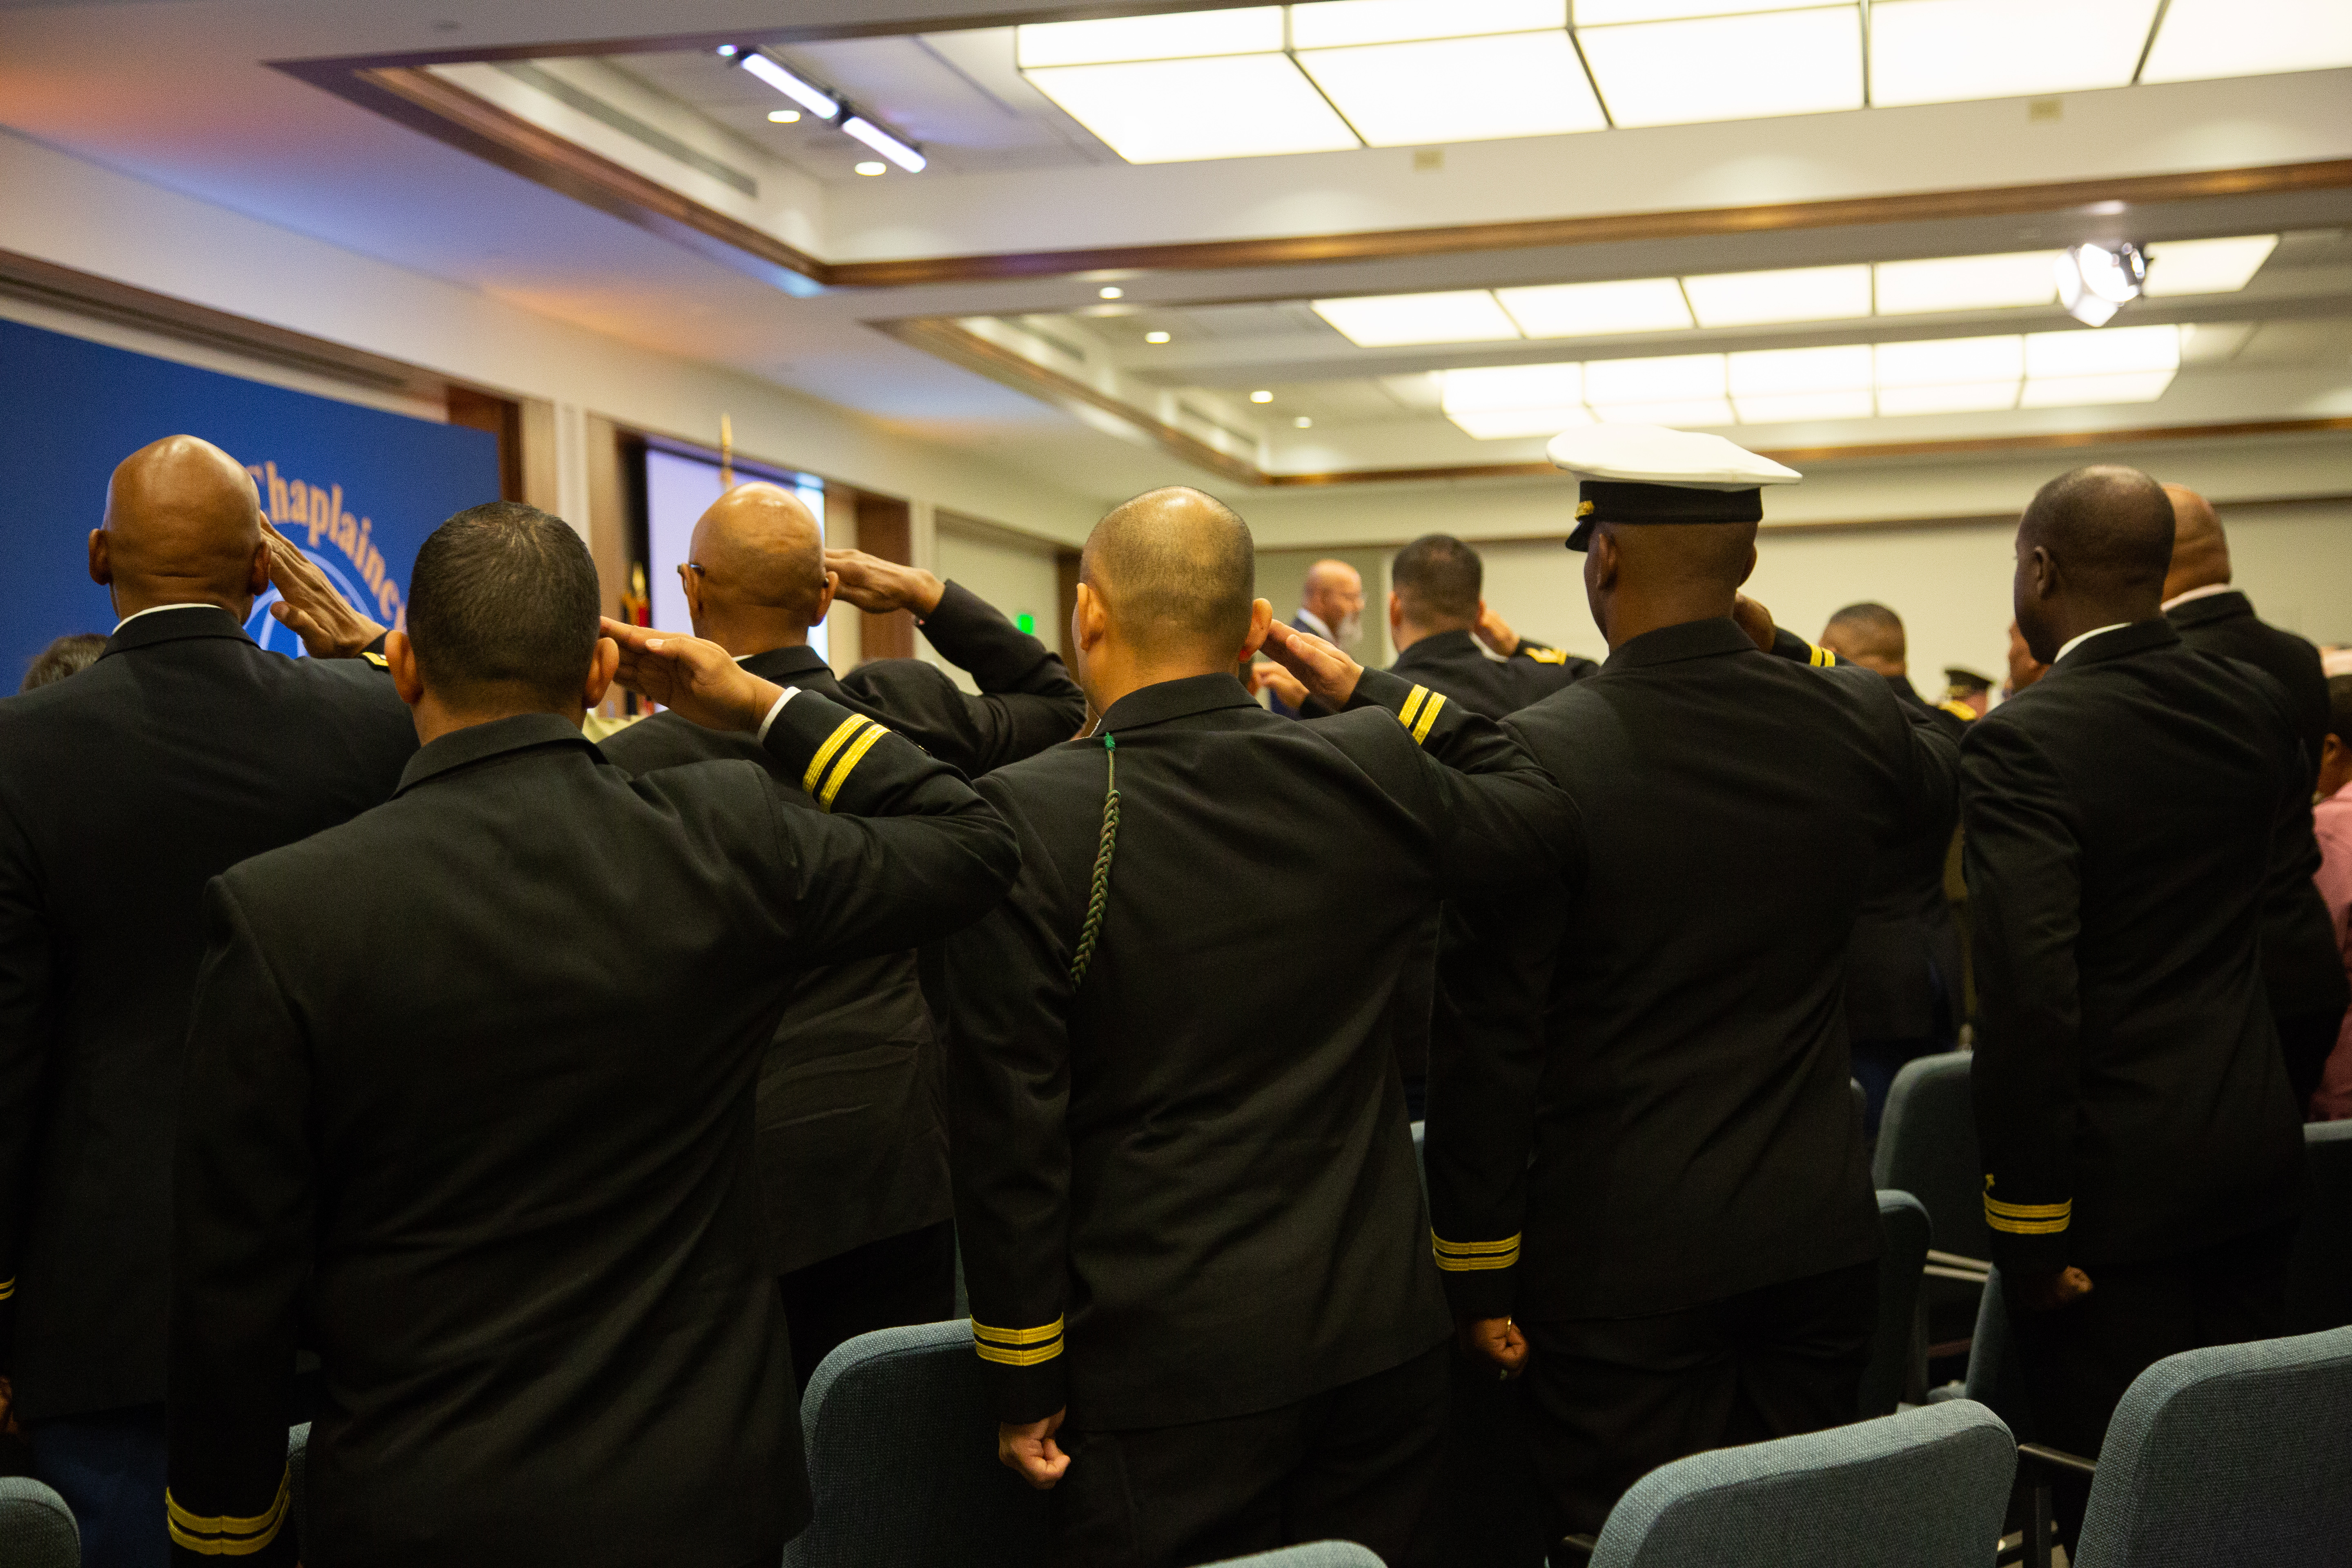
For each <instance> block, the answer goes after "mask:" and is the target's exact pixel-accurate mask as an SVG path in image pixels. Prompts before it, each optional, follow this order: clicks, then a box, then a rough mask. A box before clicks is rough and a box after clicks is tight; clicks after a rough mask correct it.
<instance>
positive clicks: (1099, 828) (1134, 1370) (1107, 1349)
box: [942, 670, 1581, 1568]
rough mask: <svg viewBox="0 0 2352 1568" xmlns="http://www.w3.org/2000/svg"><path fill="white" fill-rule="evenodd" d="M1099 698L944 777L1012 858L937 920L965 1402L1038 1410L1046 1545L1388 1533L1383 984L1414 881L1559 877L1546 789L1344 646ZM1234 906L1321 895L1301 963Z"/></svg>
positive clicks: (1148, 1562)
mask: <svg viewBox="0 0 2352 1568" xmlns="http://www.w3.org/2000/svg"><path fill="white" fill-rule="evenodd" d="M1102 729H1103V731H1104V735H1105V736H1106V737H1107V738H1108V740H1110V741H1115V742H1116V749H1115V750H1114V749H1113V748H1112V747H1111V746H1110V745H1108V744H1107V743H1106V741H1105V740H1104V739H1094V740H1088V741H1083V742H1072V743H1071V744H1069V745H1066V746H1059V747H1055V748H1054V749H1053V750H1051V751H1048V752H1045V753H1044V754H1042V755H1040V756H1037V757H1034V758H1032V759H1030V760H1029V761H1028V762H1025V763H1018V764H1016V765H1014V766H1013V767H1010V768H1005V769H1002V770H1000V771H999V772H997V773H992V774H990V775H989V776H987V777H986V778H983V779H981V780H978V781H977V783H976V787H977V788H978V789H979V790H980V792H981V793H982V795H983V796H984V797H985V798H987V799H989V800H990V801H992V803H994V804H996V805H998V806H999V809H1000V810H1001V811H1003V813H1004V815H1005V816H1006V818H1007V820H1009V821H1011V822H1013V824H1014V826H1015V829H1016V831H1017V832H1018V833H1019V834H1020V837H1021V842H1022V873H1021V878H1020V880H1019V882H1018V883H1017V884H1016V885H1015V888H1014V890H1013V893H1012V895H1011V896H1010V897H1008V898H1007V899H1006V900H1005V901H1004V903H1003V904H1002V905H1000V906H999V907H998V908H997V909H996V910H993V911H992V912H991V913H990V914H989V915H988V916H987V917H985V918H984V919H982V921H979V922H977V923H976V924H974V925H973V926H971V927H970V928H968V929H967V930H965V931H961V932H959V933H958V934H957V935H955V936H954V937H952V938H951V939H950V940H949V942H947V943H946V944H945V952H944V954H943V955H942V957H943V969H942V973H944V975H945V978H946V981H947V989H948V992H949V994H950V1005H951V1009H952V1010H951V1013H950V1026H949V1027H950V1049H949V1052H948V1059H949V1064H950V1079H949V1081H950V1096H949V1104H950V1109H951V1112H952V1115H953V1117H954V1139H953V1159H954V1165H955V1175H956V1215H957V1223H958V1226H959V1227H960V1230H961V1239H962V1246H963V1255H964V1268H965V1272H966V1276H967V1278H968V1279H969V1282H970V1287H971V1310H972V1333H973V1337H974V1347H973V1348H974V1351H975V1352H976V1353H977V1354H978V1355H979V1356H980V1358H981V1360H982V1362H983V1363H985V1364H984V1367H983V1371H984V1373H986V1375H987V1377H988V1380H989V1382H990V1384H991V1387H992V1403H993V1404H994V1406H995V1415H996V1416H997V1419H998V1420H1000V1421H1003V1422H1008V1423H1029V1422H1034V1421H1039V1420H1042V1419H1045V1418H1046V1417H1048V1416H1051V1415H1055V1413H1056V1412H1059V1411H1065V1410H1066V1412H1067V1415H1066V1420H1065V1423H1064V1426H1063V1428H1062V1430H1063V1432H1064V1433H1065V1434H1066V1435H1067V1438H1068V1441H1069V1442H1070V1444H1071V1445H1072V1450H1071V1451H1072V1458H1071V1463H1070V1468H1069V1469H1068V1471H1067V1472H1066V1474H1065V1476H1064V1477H1063V1479H1062V1480H1061V1481H1060V1483H1059V1485H1058V1486H1057V1487H1056V1489H1055V1492H1056V1498H1057V1500H1056V1503H1055V1518H1056V1522H1057V1525H1058V1531H1059V1541H1060V1546H1059V1548H1058V1550H1059V1552H1060V1554H1061V1557H1062V1559H1063V1560H1064V1561H1066V1562H1072V1563H1116V1564H1122V1565H1131V1568H1180V1565H1181V1564H1184V1563H1197V1562H1202V1561H1208V1560H1213V1559H1215V1558H1219V1557H1223V1556H1227V1555H1230V1554H1231V1553H1233V1552H1239V1551H1247V1550H1255V1549H1260V1548H1267V1547H1274V1546H1278V1545H1283V1544H1287V1543H1291V1542H1301V1541H1306V1540H1312V1539H1317V1538H1319V1537H1326V1536H1340V1537H1345V1538H1348V1539H1351V1540H1356V1541H1360V1542H1365V1543H1366V1544H1368V1545H1371V1546H1373V1547H1374V1548H1375V1549H1377V1550H1380V1551H1382V1552H1386V1553H1388V1554H1389V1555H1390V1556H1391V1558H1392V1559H1394V1558H1397V1557H1399V1556H1401V1554H1402V1552H1403V1551H1404V1549H1405V1546H1406V1545H1407V1543H1408V1542H1409V1539H1410V1533H1411V1531H1412V1524H1413V1521H1414V1517H1415V1515H1417V1513H1418V1512H1419V1507H1420V1498H1421V1495H1422V1494H1423V1490H1424V1489H1426V1488H1427V1487H1428V1486H1429V1484H1430V1482H1431V1479H1432V1477H1433V1471H1434V1466H1435V1463H1436V1459H1437V1453H1438V1446H1439V1444H1440V1442H1441V1434H1442V1431H1443V1423H1444V1393H1445V1388H1444V1367H1445V1357H1446V1354H1447V1353H1448V1352H1446V1351H1445V1349H1444V1342H1445V1341H1446V1339H1447V1337H1448V1331H1449V1329H1450V1326H1451V1325H1450V1322H1449V1320H1448V1316H1447V1313H1446V1310H1445V1302H1444V1289H1443V1287H1442V1285H1441V1284H1440V1282H1439V1275H1438V1270H1437V1268H1436V1266H1435V1262H1434V1260H1433V1257H1432V1249H1431V1247H1430V1241H1429V1234H1428V1225H1427V1214H1426V1210H1425V1207H1424V1205H1423V1198H1422V1189H1421V1184H1420V1182H1419V1181H1418V1180H1417V1179H1416V1174H1415V1170H1414V1163H1413V1151H1412V1137H1411V1134H1410V1132H1409V1131H1408V1129H1407V1123H1406V1118H1405V1108H1404V1101H1403V1095H1402V1085H1401V1082H1400V1079H1399V1076H1398V1073H1397V1069H1396V1066H1395V1058H1394V1054H1393V1044H1394V1039H1395V1024H1394V1017H1393V1015H1394V1012H1395V1010H1396V1009H1397V1008H1398V1007H1399V1006H1401V1005H1410V1004H1411V1001H1412V996H1413V995H1414V994H1415V993H1414V992H1413V991H1412V988H1411V987H1409V986H1408V985H1407V984H1406V974H1405V972H1406V967H1407V963H1408V960H1409V958H1410V956H1411V955H1412V953H1413V952H1416V951H1417V950H1418V944H1419V943H1420V942H1421V941H1422V939H1423V934H1424V933H1425V931H1427V929H1428V925H1429V922H1430V920H1431V919H1432V917H1433V915H1434V913H1435V911H1436V910H1437V907H1438V906H1439V904H1440V903H1441V902H1442V901H1444V900H1447V899H1449V898H1454V899H1464V898H1484V897H1489V896H1496V895H1499V894H1501V893H1502V892H1505V891H1507V890H1509V889H1514V888H1517V887H1518V886H1520V885H1521V884H1522V883H1524V882H1526V881H1528V880H1531V879H1541V880H1543V881H1545V882H1546V883H1547V885H1550V883H1551V880H1552V879H1555V878H1559V877H1561V876H1566V877H1567V878H1568V879H1570V880H1571V881H1573V880H1574V879H1575V877H1576V872H1575V869H1574V865H1575V862H1576V860H1577V858H1579V856H1580V853H1581V838H1580V833H1579V831H1578V828H1577V826H1576V818H1575V813H1574V811H1573V808H1572V807H1571V806H1570V803H1569V802H1568V801H1567V800H1566V799H1565V798H1564V797H1563V796H1562V795H1560V794H1559V791H1558V790H1557V789H1555V788H1554V787H1553V785H1552V784H1551V782H1550V781H1549V779H1547V778H1546V777H1545V776H1544V774H1543V773H1542V771H1541V770H1540V769H1539V768H1538V767H1537V766H1536V765H1535V763H1534V761H1533V759H1532V758H1530V757H1529V756H1528V754H1527V752H1525V750H1524V749H1522V748H1521V747H1519V746H1518V745H1517V744H1515V743H1514V742H1511V741H1510V740H1509V739H1508V738H1507V736H1506V735H1505V734H1504V733H1503V731H1502V730H1501V729H1500V727H1499V726H1497V725H1496V724H1494V723H1493V722H1492V721H1488V720H1486V719H1484V718H1481V717H1479V716H1478V715H1476V714H1475V713H1470V712H1466V711H1465V710H1463V709H1462V708H1461V707H1460V706H1459V705H1457V704H1455V703H1454V702H1452V701H1451V700H1448V699H1447V698H1446V697H1445V696H1444V694H1443V693H1440V692H1436V691H1433V690H1432V689H1429V688H1428V687H1426V686H1417V685H1412V684H1410V683H1408V682H1405V681H1402V680H1400V679H1397V678H1396V677H1394V676H1391V675H1389V674H1387V673H1386V672H1383V671H1379V670H1373V671H1368V672H1366V673H1365V675H1364V676H1363V678H1362V679H1361V681H1360V684H1359V687H1358V689H1357V693H1356V701H1355V704H1354V705H1353V706H1352V707H1351V709H1350V710H1349V711H1347V712H1343V713H1340V714H1338V715H1336V716H1333V717H1330V718H1327V719H1318V720H1310V721H1306V722H1303V723H1292V722H1289V721H1285V720H1282V719H1278V718H1276V717H1275V716H1274V715H1271V714H1268V713H1265V712H1263V711H1261V710H1259V709H1258V708H1257V706H1256V705H1255V703H1254V702H1253V701H1252V700H1250V698H1249V696H1248V695H1247V694H1246V693H1245V692H1244V690H1243V689H1242V688H1241V686H1240V685H1239V683H1238V682H1236V681H1235V680H1234V679H1233V678H1232V677H1230V676H1227V675H1223V674H1218V675H1207V676H1198V677H1193V678H1191V679H1181V680H1171V681H1166V682H1162V683H1160V684H1158V685H1153V686H1149V687H1145V688H1143V689H1140V690H1139V691H1135V692H1132V693H1130V694H1129V695H1128V696H1126V697H1123V698H1121V699H1120V700H1118V702H1117V703H1115V704H1113V705H1112V707H1111V709H1110V710H1109V711H1108V713H1107V714H1106V715H1105V716H1104V720H1103V725H1102ZM1114 768H1115V770H1116V778H1117V787H1118V816H1117V826H1116V832H1115V835H1114V834H1108V833H1107V832H1106V828H1105V819H1106V811H1105V807H1106V794H1107V788H1108V784H1110V782H1111V777H1112V773H1113V770H1114ZM1107 838H1108V839H1109V841H1110V842H1111V854H1110V857H1109V858H1108V861H1107V862H1106V861H1104V859H1103V858H1102V853H1103V846H1104V844H1105V842H1106V839H1107ZM1098 867H1103V868H1104V869H1102V870H1099V871H1098V870H1097V868H1098ZM1269 924H1272V925H1274V926H1276V927H1277V928H1280V929H1286V930H1306V929H1314V930H1316V931H1318V932H1319V933H1320V934H1319V941H1320V944H1321V945H1320V949H1319V953H1320V956H1318V984H1317V985H1316V986H1314V987H1311V988H1309V987H1301V986H1299V985H1297V984H1296V983H1295V979H1294V977H1293V976H1291V975H1290V974H1288V973H1286V972H1284V971H1283V970H1282V969H1281V967H1280V966H1269V965H1266V964H1264V963H1259V962H1258V961H1257V960H1256V958H1255V944H1256V943H1257V942H1258V941H1259V940H1260V937H1261V935H1262V933H1263V931H1264V930H1265V928H1266V927H1267V925H1269ZM1081 953H1084V954H1085V955H1086V959H1085V962H1084V963H1079V962H1078V955H1079V954H1081ZM1418 994H1419V995H1420V996H1421V997H1423V1000H1424V1005H1425V997H1426V991H1425V989H1424V990H1423V991H1421V992H1419V993H1418ZM1335 998H1336V999H1339V1000H1338V1004H1337V1005H1335V1002H1334V999H1335ZM975 1440H979V1441H984V1440H985V1438H984V1435H982V1434H975Z"/></svg>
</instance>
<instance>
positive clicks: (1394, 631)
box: [1389, 621, 1470, 653]
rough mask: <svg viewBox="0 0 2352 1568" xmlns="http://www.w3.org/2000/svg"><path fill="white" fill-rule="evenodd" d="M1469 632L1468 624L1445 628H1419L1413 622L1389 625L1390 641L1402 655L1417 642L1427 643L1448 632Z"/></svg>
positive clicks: (1391, 623) (1396, 622) (1399, 622)
mask: <svg viewBox="0 0 2352 1568" xmlns="http://www.w3.org/2000/svg"><path fill="white" fill-rule="evenodd" d="M1468 630H1470V627H1469V626H1468V625H1467V624H1466V623H1465V624H1460V625H1454V626H1415V625H1413V624H1412V622H1411V621H1391V622H1390V623H1389V640H1390V641H1391V642H1392V643H1394V644H1395V645H1396V650H1397V652H1399V653H1402V652H1403V651H1404V650H1405V649H1407V648H1409V647H1412V645H1413V644H1415V643H1417V642H1426V641H1427V640H1428V639H1429V638H1431V637H1441V636H1443V635H1444V634H1445V633H1447V632H1466V631H1468Z"/></svg>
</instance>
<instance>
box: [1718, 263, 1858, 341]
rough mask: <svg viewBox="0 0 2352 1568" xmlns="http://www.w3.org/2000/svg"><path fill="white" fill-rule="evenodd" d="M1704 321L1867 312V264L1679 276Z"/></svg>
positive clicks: (1757, 321)
mask: <svg viewBox="0 0 2352 1568" xmlns="http://www.w3.org/2000/svg"><path fill="white" fill-rule="evenodd" d="M1683 289H1684V291H1685V293H1687V294H1688V295H1689V296H1690V303H1691V310H1692V311H1693V312H1694V313H1695V314H1696V316H1697V317H1698V324H1699V325H1700V326H1702V327H1746V326H1757V325H1761V324H1764V323H1767V322H1772V321H1849V320H1858V319H1859V318H1861V317H1864V316H1867V315H1869V314H1870V267H1869V264H1868V263H1866V262H1856V263H1854V264H1853V265H1852V266H1849V267H1792V268H1782V269H1780V270H1779V271H1774V272H1717V273H1713V274H1710V275H1706V276H1702V277H1697V278H1685V279H1683Z"/></svg>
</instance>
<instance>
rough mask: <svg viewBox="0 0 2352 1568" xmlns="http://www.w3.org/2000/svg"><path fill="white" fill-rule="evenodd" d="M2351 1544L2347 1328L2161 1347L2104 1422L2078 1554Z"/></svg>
mask: <svg viewBox="0 0 2352 1568" xmlns="http://www.w3.org/2000/svg"><path fill="white" fill-rule="evenodd" d="M2347 1554H2352V1329H2331V1330H2329V1331H2327V1332H2326V1333H2321V1334H2301V1335H2297V1336H2296V1337H2294V1338H2293V1339H2284V1340H2257V1341H2255V1342H2253V1343H2252V1344H2242V1345H2214V1346H2211V1347H2210V1348H2208V1349H2205V1350H2197V1351H2189V1352H2184V1353H2182V1354H2180V1355H2175V1356H2167V1357H2165V1358H2164V1360H2162V1361H2160V1362H2158V1363H2156V1364H2155V1365H2154V1366H2152V1367H2149V1368H2148V1369H2147V1371H2146V1372H2144V1373H2140V1374H2139V1377H2138V1378H2137V1380H2136V1381H2135V1382H2134V1383H2133V1384H2132V1385H2131V1388H2130V1389H2129V1390H2128V1391H2127V1392H2126V1394H2124V1397H2123V1402H2122V1403H2121V1404H2119V1405H2116V1415H2115V1419H2114V1420H2113V1421H2111V1422H2110V1423H2108V1426H2107V1440H2106V1444H2105V1447H2102V1448H2101V1449H2100V1450H2099V1473H2098V1475H2097V1476H2096V1477H2095V1478H2094V1479H2093V1480H2092V1482H2091V1504H2090V1508H2089V1510H2088V1511H2087V1512H2086V1513H2085V1514H2084V1518H2083V1533H2082V1541H2081V1545H2080V1548H2079V1549H2078V1550H2077V1551H2076V1552H2074V1554H2073V1556H2074V1563H2077V1564H2079V1565H2080V1568H2205V1565H2206V1564H2209V1563H2261V1564H2263V1568H2287V1565H2289V1564H2294V1565H2296V1568H2300V1565H2302V1564H2305V1563H2312V1564H2317V1563H2342V1562H2344V1561H2345V1559H2346V1557H2347Z"/></svg>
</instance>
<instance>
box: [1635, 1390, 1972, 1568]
mask: <svg viewBox="0 0 2352 1568" xmlns="http://www.w3.org/2000/svg"><path fill="white" fill-rule="evenodd" d="M2016 1469H2017V1445H2016V1444H2015V1443H2013V1442H2012V1441H2011V1439H2010V1436H2009V1429H2008V1428H2007V1427H2005V1426H2002V1425H2001V1424H2000V1420H1999V1418H1997V1417H1996V1416H1995V1415H1993V1414H1992V1412H1991V1411H1990V1410H1987V1409H1986V1408H1984V1406H1982V1405H1975V1404H1971V1403H1969V1401H1967V1400H1965V1399H1953V1400H1947V1401H1945V1402H1944V1403H1942V1404H1940V1405H1921V1406H1920V1407H1919V1408H1917V1409H1916V1410H1906V1411H1905V1412H1903V1414H1901V1415H1888V1416H1884V1417H1882V1418H1880V1419H1878V1420H1875V1421H1858V1422H1856V1423H1854V1424H1853V1426H1837V1427H1832V1429H1831V1430H1829V1431H1827V1432H1814V1433H1810V1434H1808V1435H1807V1436H1801V1437H1782V1438H1780V1439H1777V1440H1776V1441H1773V1442H1769V1443H1752V1444H1749V1445H1748V1446H1747V1447H1739V1448H1717V1449H1715V1450H1713V1451H1711V1452H1709V1453H1705V1454H1694V1455H1692V1456H1691V1457H1690V1458H1687V1459H1677V1460H1675V1462H1674V1463H1673V1464H1671V1465H1664V1466H1661V1467H1660V1468H1657V1469H1654V1470H1652V1471H1651V1472H1650V1473H1649V1474H1648V1475H1646V1476H1644V1477H1643V1478H1642V1479H1640V1480H1638V1481H1636V1482H1635V1483H1634V1484H1633V1489H1632V1490H1631V1491H1629V1492H1627V1493H1626V1494H1625V1495H1624V1497H1623V1498H1622V1499H1620V1500H1618V1503H1617V1506H1616V1507H1615V1508H1614V1509H1612V1510H1610V1514H1609V1522H1608V1523H1607V1524H1605V1525H1603V1526H1602V1527H1601V1539H1600V1542H1598V1544H1597V1545H1596V1546H1595V1547H1594V1549H1593V1552H1592V1568H1880V1565H1884V1568H1985V1565H1986V1560H1987V1559H1988V1558H1989V1557H1990V1556H1991V1554H1992V1552H1991V1548H1992V1543H1993V1542H1995V1541H1997V1540H1998V1539H1999V1538H2000V1523H2001V1515H2002V1512H2003V1510H2006V1509H2007V1508H2008V1506H2009V1489H2010V1480H2011V1477H2012V1476H2013V1475H2014V1474H2015V1472H2016Z"/></svg>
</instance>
